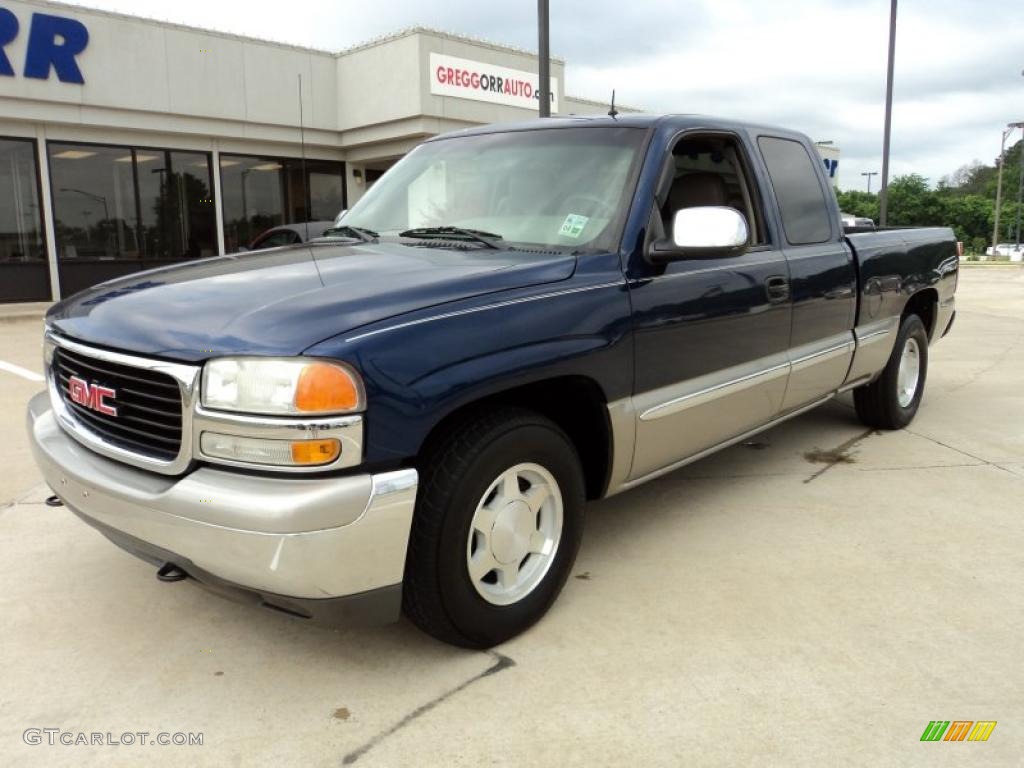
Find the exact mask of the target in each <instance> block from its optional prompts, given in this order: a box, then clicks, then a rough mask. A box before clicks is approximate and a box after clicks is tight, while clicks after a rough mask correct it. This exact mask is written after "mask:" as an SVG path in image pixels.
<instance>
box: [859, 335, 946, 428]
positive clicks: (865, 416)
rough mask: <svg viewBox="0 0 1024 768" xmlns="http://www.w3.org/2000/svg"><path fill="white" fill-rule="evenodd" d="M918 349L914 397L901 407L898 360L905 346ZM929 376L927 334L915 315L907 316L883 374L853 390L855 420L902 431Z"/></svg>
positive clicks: (914, 412) (910, 418)
mask: <svg viewBox="0 0 1024 768" xmlns="http://www.w3.org/2000/svg"><path fill="white" fill-rule="evenodd" d="M910 340H913V342H914V343H915V344H916V345H917V353H918V356H919V361H920V362H919V374H918V378H917V387H916V390H915V391H914V395H913V397H912V398H911V399H910V401H909V403H907V404H906V405H901V404H900V392H899V371H900V360H901V358H902V356H903V351H904V349H905V348H906V347H907V346H908V342H909V341H910ZM927 376H928V334H927V332H926V331H925V328H924V323H922V322H921V318H920V317H918V316H917V315H907V316H906V317H905V318H903V322H902V323H901V324H900V330H899V333H898V334H897V336H896V343H895V344H894V345H893V349H892V354H890V355H889V362H887V363H886V365H885V368H884V369H883V371H882V374H881V375H880V376H879V377H878V378H877V379H875V380H874V381H873V382H871V383H870V384H865V385H864V386H863V387H858V388H857V389H855V390H853V404H854V406H856V408H857V416H858V417H859V418H860V420H861V421H862V422H864V424H866V425H867V426H869V427H874V428H876V429H902V428H903V427H905V426H907V425H908V424H909V423H910V422H911V421H913V419H914V415H915V414H916V413H917V409H918V406H920V405H921V396H922V395H923V394H924V384H925V379H926V378H927Z"/></svg>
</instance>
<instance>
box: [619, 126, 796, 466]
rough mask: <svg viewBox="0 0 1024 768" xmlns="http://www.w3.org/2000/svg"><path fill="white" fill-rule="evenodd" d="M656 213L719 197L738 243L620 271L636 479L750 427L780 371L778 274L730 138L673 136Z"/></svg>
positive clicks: (781, 378) (784, 366)
mask: <svg viewBox="0 0 1024 768" xmlns="http://www.w3.org/2000/svg"><path fill="white" fill-rule="evenodd" d="M671 162H672V163H673V164H674V166H675V167H674V181H673V183H672V187H671V190H670V191H669V194H668V197H667V200H666V201H665V202H664V204H663V205H662V207H661V209H660V210H659V211H658V212H656V214H655V215H656V216H659V215H660V217H661V220H662V222H663V223H662V226H663V227H664V228H665V233H666V235H668V236H671V231H670V227H671V221H672V218H673V216H674V213H675V210H677V209H678V208H681V207H692V206H698V205H725V206H729V207H733V208H736V209H737V210H740V212H741V213H743V214H744V215H745V216H746V218H747V221H748V223H749V229H750V231H751V241H750V243H751V245H750V248H749V249H748V250H747V251H746V252H745V253H744V254H742V255H740V256H732V257H722V258H691V259H686V260H683V261H676V262H673V263H671V264H669V265H667V266H665V267H651V266H650V265H647V264H638V265H635V266H634V267H631V271H632V272H633V273H632V274H628V275H627V276H628V278H629V287H630V296H631V299H632V302H633V313H634V338H635V344H636V387H635V394H634V398H633V402H634V408H635V411H636V419H637V422H636V427H637V431H636V448H635V453H634V458H633V466H632V471H631V473H630V480H637V479H639V478H642V477H645V476H647V475H649V474H651V473H653V472H657V471H658V470H660V469H663V468H665V467H669V466H672V465H673V464H675V463H678V462H680V461H681V460H683V459H687V458H689V457H692V456H695V455H696V454H699V453H701V452H702V451H705V450H707V449H709V448H711V447H713V446H716V445H718V444H720V443H722V442H724V441H727V440H729V439H730V438H734V437H737V436H739V435H742V434H743V433H745V432H747V431H749V430H751V429H753V428H755V427H758V426H761V425H762V424H765V423H766V422H768V421H770V420H771V419H772V418H774V417H775V416H776V415H777V414H778V413H779V412H780V409H781V408H782V402H783V398H784V396H785V392H786V385H787V380H788V376H789V368H790V365H789V359H788V355H787V349H788V346H789V341H790V326H791V314H792V310H791V303H790V296H789V270H788V266H787V262H786V258H785V255H784V253H783V251H782V249H781V248H780V246H779V238H778V237H777V235H776V234H775V232H774V229H775V225H774V222H771V221H769V220H768V219H767V217H766V216H765V215H764V207H763V203H762V201H763V200H764V198H765V195H766V194H767V190H762V189H760V188H759V187H758V186H757V184H756V183H755V182H754V177H753V176H752V175H751V174H750V173H749V171H748V169H749V168H750V163H749V160H748V158H747V156H746V153H745V150H744V149H743V145H742V144H741V142H740V141H739V140H738V139H737V138H736V137H735V136H732V135H717V134H716V135H709V136H692V135H690V134H687V135H685V136H684V137H683V138H682V139H680V140H679V141H678V142H677V143H676V145H675V147H674V149H673V157H672V161H671Z"/></svg>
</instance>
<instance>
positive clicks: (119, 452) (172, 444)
mask: <svg viewBox="0 0 1024 768" xmlns="http://www.w3.org/2000/svg"><path fill="white" fill-rule="evenodd" d="M43 358H44V365H45V370H46V379H47V384H48V386H49V390H50V403H51V405H52V406H53V410H54V413H55V415H56V417H57V420H58V422H59V423H60V425H61V426H62V427H63V428H64V430H65V431H66V432H67V433H68V434H70V435H71V436H72V437H73V438H75V439H76V440H77V441H78V442H80V443H82V444H83V445H84V446H86V447H88V448H90V449H92V450H94V451H96V452H97V453H100V454H103V455H104V456H107V457H109V458H112V459H116V460H118V461H122V462H124V463H125V464H132V465H134V466H137V467H140V468H142V469H148V470H152V471H154V472H159V473H161V474H165V475H177V474H181V473H182V472H185V471H187V470H188V468H189V467H190V465H191V464H192V459H193V445H192V411H193V408H194V406H195V398H196V397H197V395H198V381H199V366H195V365H183V364H181V363H170V362H165V361H162V360H152V359H149V358H145V357H136V356H135V355H128V354H124V353H121V352H111V351H110V350H106V349H99V348H96V347H92V346H89V345H86V344H80V343H79V342H77V341H71V340H70V339H66V338H64V337H62V336H58V335H57V334H55V333H53V332H52V331H47V333H46V336H45V339H44V342H43ZM73 379H74V380H75V384H74V387H73V386H72V380H73ZM73 388H74V390H75V396H72V389H73ZM98 392H102V393H104V394H103V396H102V397H101V398H100V399H98V400H94V399H92V398H93V397H94V396H96V395H97V393H98ZM115 411H116V414H115Z"/></svg>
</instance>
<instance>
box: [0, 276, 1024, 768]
mask: <svg viewBox="0 0 1024 768" xmlns="http://www.w3.org/2000/svg"><path fill="white" fill-rule="evenodd" d="M958 305H959V313H958V319H957V323H956V325H955V327H954V329H953V333H952V335H951V336H949V337H947V338H946V339H945V340H944V341H942V342H941V343H940V344H938V345H937V346H936V347H934V348H933V349H932V357H931V367H930V370H929V375H928V385H927V391H926V395H925V399H924V402H923V404H922V406H921V410H920V412H919V414H918V416H917V419H916V421H915V422H914V423H913V424H912V425H911V427H910V428H909V429H907V430H904V431H902V432H897V433H874V432H871V431H869V430H866V429H865V428H864V427H863V426H861V425H860V423H859V422H858V421H857V420H856V418H855V416H854V414H853V411H852V406H851V405H850V403H849V401H848V400H841V401H836V402H833V403H830V404H828V405H826V406H824V407H822V408H821V409H819V410H817V411H815V412H811V413H809V414H807V415H804V416H802V417H800V418H798V419H795V420H793V421H790V422H788V423H786V424H784V425H782V426H780V427H778V428H776V429H774V430H772V431H770V432H767V433H764V434H763V435H761V436H759V437H757V438H755V439H754V440H752V441H750V442H749V443H748V444H745V445H739V446H736V447H734V448H731V449H729V450H727V451H725V452H723V453H720V454H718V455H716V456H714V457H712V458H710V459H707V460H705V461H702V462H699V463H697V464H694V465H691V466H690V467H687V468H686V469H684V470H681V471H679V472H676V473H675V474H672V475H670V476H668V477H665V478H663V479H661V480H658V481H655V482H653V483H651V484H649V485H647V486H644V487H642V488H640V489H638V490H636V491H633V492H631V493H628V494H624V495H621V496H619V497H616V498H614V499H610V500H607V501H604V502H601V503H596V504H592V505H590V506H589V507H588V510H587V512H588V521H587V525H588V527H587V530H586V533H585V536H584V542H583V547H582V550H581V552H580V556H579V560H578V562H577V564H576V567H575V569H574V576H573V578H570V580H569V583H568V585H567V586H566V589H565V591H564V592H563V594H562V596H561V598H560V599H559V601H558V602H557V603H556V605H555V607H554V608H553V610H552V611H551V613H550V614H549V615H548V617H547V618H546V619H545V620H543V621H542V622H541V623H540V624H539V625H537V626H536V627H535V628H534V629H532V630H531V631H529V632H528V633H526V634H525V635H523V636H521V637H519V638H517V639H515V640H513V641H512V642H509V643H507V644H505V645H503V646H501V647H499V648H497V649H495V650H494V651H493V652H489V653H480V652H468V651H464V650H458V649H455V648H450V647H447V646H444V645H441V644H439V643H437V642H435V641H433V640H431V639H430V638H428V637H426V636H425V635H422V634H420V633H419V632H418V631H417V630H415V629H414V628H413V627H412V626H411V625H410V624H408V623H407V622H403V623H400V624H397V625H393V626H387V627H381V628H375V629H369V630H351V631H344V632H332V631H327V630H323V629H318V628H315V627H311V626H308V625H304V624H301V623H299V622H297V621H295V620H291V619H287V618H285V617H282V616H278V615H276V614H269V613H263V612H259V611H256V610H253V609H250V608H246V607H242V606H237V605H235V604H233V603H230V602H227V601H225V600H223V599H221V598H219V597H216V596H214V595H212V594H209V593H207V592H204V591H203V590H201V589H199V588H197V587H195V586H194V585H193V584H190V583H187V582H186V583H180V584H163V583H160V582H158V581H157V580H156V579H155V578H154V575H153V569H152V568H151V567H150V566H148V565H146V564H144V563H142V562H140V561H137V560H134V559H133V558H132V557H130V556H129V555H126V554H124V553H122V552H121V551H120V550H118V549H116V548H115V547H114V546H113V545H111V544H110V543H108V542H107V541H106V540H105V539H104V538H102V537H101V536H100V535H99V534H97V533H95V532H94V531H93V530H92V529H90V528H88V527H87V526H86V525H84V524H83V523H81V522H79V521H78V520H77V519H76V518H74V517H73V516H72V515H71V514H70V513H69V512H67V511H66V510H65V509H61V508H50V507H47V506H45V505H44V504H43V503H42V501H43V499H44V498H45V497H46V496H47V495H48V493H49V491H48V490H47V489H46V488H45V487H44V486H42V485H41V484H40V480H39V476H38V474H37V473H36V471H35V469H34V467H33V465H32V463H31V459H30V457H29V454H28V446H27V440H26V437H25V435H24V428H23V412H24V406H25V403H26V401H27V400H28V398H29V397H30V396H31V395H32V394H33V393H34V392H36V391H37V390H38V389H39V387H40V385H39V384H38V383H36V382H33V381H29V380H27V379H25V378H22V377H20V376H18V375H15V374H13V373H10V372H7V371H4V370H0V405H2V408H0V435H2V437H3V440H2V441H0V462H2V470H0V477H2V480H0V584H2V585H3V590H2V592H0V614H2V616H3V619H2V623H0V660H2V665H3V667H2V681H3V682H2V684H0V764H2V765H19V766H20V765H40V766H43V765H45V766H51V765H97V766H99V765H102V766H108V765H119V764H145V765H172V764H173V765H200V766H206V765H209V766H249V765H304V766H320V765H323V766H337V765H343V764H355V765H360V766H362V765H365V766H398V765H445V766H448V765H455V766H479V765H499V766H504V765H519V766H525V765H545V766H546V765H558V766H562V765H566V766H574V765H579V766H594V765H666V766H667V765H672V766H675V765H693V766H704V765H708V766H717V765H721V766H736V765H765V766H775V765H779V766H821V765H864V766H869V765H870V766H890V765H891V766H907V765H922V766H923V765H928V766H934V765H939V766H943V765H957V766H959V765H968V764H969V765H986V766H1004V765H1005V766H1010V765H1014V766H1016V765H1020V764H1021V759H1022V758H1021V755H1024V685H1022V683H1024V673H1022V670H1024V664H1022V660H1021V659H1022V652H1024V639H1022V638H1024V589H1022V585H1024V514H1022V512H1024V505H1022V499H1024V345H1022V343H1021V341H1022V338H1024V270H1022V269H1018V268H965V269H963V270H962V272H961V279H960V291H959V298H958ZM40 330H41V321H39V320H20V321H17V322H6V323H3V322H0V361H6V362H8V363H12V364H14V365H17V366H20V367H23V368H26V369H28V370H30V371H35V372H39V369H40V363H39V336H40ZM931 720H951V721H953V720H994V721H997V722H998V726H997V727H996V728H995V730H994V731H993V733H992V735H991V737H990V738H989V740H988V741H987V742H984V743H970V742H962V743H944V742H939V743H923V742H921V741H919V739H920V737H921V735H922V732H923V731H924V729H925V727H926V726H927V725H928V723H929V721H931ZM28 728H59V729H61V730H63V731H70V732H75V733H77V732H85V733H92V732H101V733H104V734H105V733H107V732H109V733H110V734H111V735H112V736H113V737H114V738H118V737H119V736H120V734H123V733H125V732H133V733H134V732H140V731H146V732H149V733H150V734H151V736H150V738H152V736H153V735H155V734H156V733H158V732H168V733H175V732H185V733H188V732H192V733H202V734H203V744H202V746H196V745H193V746H187V745H186V746H173V745H169V746H159V745H152V746H151V745H149V744H142V745H139V744H134V745H131V746H126V745H121V746H114V745H103V746H98V745H97V746H61V745H57V746H48V745H47V744H46V742H45V738H44V743H43V744H41V745H38V746H32V745H27V744H25V743H24V740H23V733H24V731H25V730H26V729H28Z"/></svg>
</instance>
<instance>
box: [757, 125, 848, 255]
mask: <svg viewBox="0 0 1024 768" xmlns="http://www.w3.org/2000/svg"><path fill="white" fill-rule="evenodd" d="M757 145H758V147H759V148H760V150H761V157H762V158H764V163H765V166H767V168H768V176H769V178H770V179H771V182H772V188H773V189H774V190H775V199H776V200H777V201H778V204H779V212H780V214H781V215H782V228H783V230H784V231H785V236H786V240H787V242H789V244H790V245H812V244H815V243H825V242H828V241H829V240H831V239H832V216H831V209H830V208H829V204H828V200H827V199H826V197H825V190H823V189H822V187H821V182H820V181H819V179H818V174H817V168H818V166H817V165H816V164H815V163H814V161H813V160H812V159H811V156H810V155H809V154H808V153H807V148H806V147H805V146H804V145H803V144H802V143H801V142H799V141H795V140H793V139H783V138H779V137H776V136H760V137H758V140H757Z"/></svg>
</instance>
